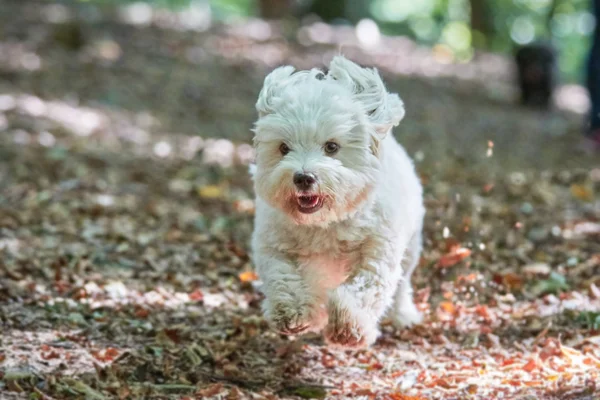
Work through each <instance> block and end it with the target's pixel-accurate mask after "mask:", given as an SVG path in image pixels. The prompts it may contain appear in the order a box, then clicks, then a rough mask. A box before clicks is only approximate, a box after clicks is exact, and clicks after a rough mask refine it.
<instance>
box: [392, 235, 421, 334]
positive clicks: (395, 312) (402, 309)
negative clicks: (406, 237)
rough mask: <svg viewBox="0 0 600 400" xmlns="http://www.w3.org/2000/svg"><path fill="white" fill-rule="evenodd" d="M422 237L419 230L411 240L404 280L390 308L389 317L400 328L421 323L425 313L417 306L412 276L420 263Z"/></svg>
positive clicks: (403, 261) (403, 264)
mask: <svg viewBox="0 0 600 400" xmlns="http://www.w3.org/2000/svg"><path fill="white" fill-rule="evenodd" d="M421 249H422V237H421V231H420V230H419V231H417V233H415V234H414V236H413V237H412V239H411V240H410V242H409V244H408V247H407V248H406V252H405V254H404V257H403V258H402V269H403V270H404V273H403V276H402V280H401V281H400V283H399V284H398V288H397V289H396V294H395V295H394V302H393V303H392V305H391V307H390V309H389V310H388V317H390V318H391V319H392V322H393V323H394V325H396V326H397V327H400V328H404V327H408V326H411V325H416V324H419V323H420V322H421V321H422V320H423V315H422V314H421V312H420V311H419V310H418V309H417V307H416V306H415V303H414V301H413V289H412V285H411V283H410V278H411V276H412V273H413V271H414V270H415V268H416V267H417V265H418V264H419V258H420V256H421Z"/></svg>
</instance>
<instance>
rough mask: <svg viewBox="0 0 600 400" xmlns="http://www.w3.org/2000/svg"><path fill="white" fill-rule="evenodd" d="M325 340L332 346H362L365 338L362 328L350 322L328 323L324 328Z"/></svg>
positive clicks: (365, 343)
mask: <svg viewBox="0 0 600 400" xmlns="http://www.w3.org/2000/svg"><path fill="white" fill-rule="evenodd" d="M325 340H326V341H327V343H328V344H330V345H332V346H339V347H344V348H356V349H359V348H362V347H366V346H367V340H366V337H365V335H364V333H363V332H362V330H361V329H360V328H359V327H357V326H355V325H354V324H352V323H350V322H346V323H341V324H340V323H336V324H329V325H327V327H326V328H325Z"/></svg>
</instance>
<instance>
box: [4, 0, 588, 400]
mask: <svg viewBox="0 0 600 400" xmlns="http://www.w3.org/2000/svg"><path fill="white" fill-rule="evenodd" d="M1 3H2V4H1V5H0V7H1V8H2V9H3V12H2V13H0V329H1V331H2V335H1V337H0V398H2V399H21V398H22V399H25V398H29V399H34V398H37V399H52V398H54V399H70V398H86V399H110V398H119V399H129V398H157V399H159V398H160V399H163V398H165V399H166V398H172V399H176V398H181V399H184V398H185V399H192V398H215V399H242V398H255V399H261V398H266V399H275V398H340V399H341V398H351V397H356V398H368V399H375V398H377V399H395V400H400V399H493V398H507V399H508V398H510V399H597V398H600V384H598V382H600V161H599V159H600V157H599V156H598V155H597V154H596V155H595V156H586V155H584V154H581V153H578V152H577V150H576V145H577V143H578V140H579V138H580V127H581V125H582V123H583V119H582V116H581V115H579V114H574V113H572V112H569V111H565V110H558V109H557V110H555V111H553V112H542V111H532V110H525V109H522V108H519V107H517V106H516V105H515V104H514V102H513V101H512V100H511V93H513V92H514V90H512V89H511V86H510V79H509V78H508V77H509V76H510V69H509V68H508V66H507V65H508V64H507V62H506V60H503V59H502V58H500V57H493V56H481V57H480V58H478V59H477V60H476V61H474V62H472V63H470V64H463V65H457V64H452V63H450V64H445V63H444V62H447V61H445V59H444V58H443V57H442V56H444V55H443V54H442V56H440V55H439V54H438V55H437V56H436V54H435V53H432V52H431V51H429V50H427V49H421V48H418V47H416V46H414V45H412V44H411V43H410V42H408V41H407V40H405V39H402V38H395V39H388V38H386V39H384V40H386V41H388V42H386V46H385V51H384V50H381V49H379V50H377V49H371V50H369V49H364V48H361V47H360V45H359V44H357V43H356V40H354V42H353V43H350V44H347V45H345V46H344V53H345V54H346V55H347V56H349V57H350V58H353V59H356V60H358V61H360V62H362V63H365V64H372V65H376V66H378V67H380V70H381V71H382V74H383V75H384V76H385V78H386V80H387V81H388V82H389V86H390V88H391V89H393V90H394V91H398V92H399V93H400V95H401V97H403V99H404V100H405V102H406V107H407V116H406V118H405V121H403V122H402V124H401V125H400V127H398V128H397V129H396V131H395V132H396V135H397V137H398V139H399V140H400V141H401V142H402V143H403V144H405V146H406V148H407V149H408V151H409V153H410V154H411V155H412V156H413V157H414V159H415V162H416V166H417V169H418V170H419V173H420V174H421V176H422V180H423V183H424V186H425V201H426V205H427V217H426V223H425V233H424V235H425V249H424V252H423V256H422V260H421V264H420V267H419V268H418V269H417V271H416V273H415V276H414V284H415V286H416V288H417V290H416V294H415V296H416V300H417V302H418V305H419V307H420V308H421V309H422V310H423V311H424V312H425V315H426V318H425V322H424V323H423V324H422V325H420V326H417V327H414V328H412V329H409V330H404V331H398V330H395V329H393V328H392V327H391V326H390V325H389V323H387V322H385V321H384V323H383V328H382V331H383V334H382V337H381V338H380V339H379V340H378V342H377V343H376V344H375V345H374V346H373V347H372V348H370V349H368V350H360V351H348V352H345V351H338V350H333V349H330V348H328V347H327V346H325V345H324V343H323V341H322V339H321V338H320V337H319V336H308V337H300V338H293V337H284V336H280V335H278V334H276V333H274V332H273V331H271V330H269V328H268V327H267V325H266V323H265V321H264V320H263V318H262V316H261V314H260V308H259V304H260V301H261V295H260V294H259V291H258V290H257V285H258V284H259V282H258V280H257V279H256V276H255V275H254V273H253V272H252V266H251V262H250V260H249V256H248V253H247V251H248V239H249V235H250V233H251V230H252V218H253V200H252V199H253V194H252V188H251V184H250V182H249V179H248V174H247V164H248V162H249V161H250V159H251V157H252V148H251V146H250V145H249V144H250V143H251V132H250V131H249V128H250V127H251V125H252V122H253V119H254V117H255V116H254V107H253V105H254V102H255V99H256V96H257V93H258V91H259V90H260V86H261V83H262V79H263V78H264V76H265V74H266V73H267V72H268V71H269V70H270V69H271V68H273V67H274V66H275V65H278V64H280V63H284V62H291V63H294V64H295V65H298V66H301V67H308V66H311V67H312V66H319V65H322V62H323V60H327V59H328V58H330V57H331V56H332V54H334V53H335V52H337V49H338V47H337V46H336V40H337V41H344V38H345V37H351V36H352V34H351V32H350V33H349V31H348V30H347V29H346V30H345V29H343V28H340V29H337V30H335V29H331V28H328V27H326V26H322V25H317V26H316V27H315V28H314V30H315V32H311V31H310V30H304V31H303V35H304V36H302V35H301V38H302V37H304V39H303V44H299V43H297V42H296V41H295V40H293V38H291V36H290V33H289V31H287V30H285V29H283V28H281V27H277V26H269V25H266V24H265V23H263V22H260V21H254V22H248V23H245V24H241V25H229V26H220V27H215V28H211V29H210V30H208V31H205V32H195V31H190V30H182V29H175V28H176V27H177V26H176V23H175V22H173V20H172V18H171V19H170V17H169V15H166V14H165V15H158V16H157V22H155V23H154V24H151V25H144V26H141V25H131V24H125V23H122V22H118V21H117V20H116V19H115V18H108V17H103V16H102V15H100V14H98V12H97V10H96V11H94V10H95V9H94V8H93V7H92V6H90V5H85V6H83V8H79V9H75V8H65V7H64V6H57V5H49V6H48V5H47V4H48V3H45V2H43V3H39V4H36V3H34V2H26V3H25V2H23V3H21V2H19V1H7V0H3V1H2V2H1ZM77 13H78V15H79V17H80V18H82V19H83V20H85V21H84V22H78V23H66V24H58V23H56V21H58V20H62V19H64V18H68V17H69V15H71V16H72V15H74V14H77ZM280 28H281V29H280ZM311 35H312V36H311ZM344 35H346V36H344ZM305 36H306V37H308V38H309V39H310V37H313V39H315V40H318V41H321V42H322V43H315V42H314V41H315V40H313V41H312V42H311V41H310V40H309V39H307V38H306V37H305ZM325 39H327V40H328V41H329V43H325V42H327V40H325ZM344 43H346V42H344ZM436 57H437V58H436ZM440 57H442V58H440ZM486 57H487V58H486ZM465 71H466V72H465ZM573 96H575V99H577V93H575V94H572V95H571V97H573Z"/></svg>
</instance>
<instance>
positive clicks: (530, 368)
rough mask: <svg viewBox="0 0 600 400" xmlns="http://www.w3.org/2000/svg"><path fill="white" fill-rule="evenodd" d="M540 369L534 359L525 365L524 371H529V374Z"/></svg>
mask: <svg viewBox="0 0 600 400" xmlns="http://www.w3.org/2000/svg"><path fill="white" fill-rule="evenodd" d="M537 367H538V365H537V363H536V362H535V360H534V359H533V358H532V359H531V360H529V361H528V362H527V364H525V365H523V370H524V371H527V372H532V371H533V370H535V369H536V368H537Z"/></svg>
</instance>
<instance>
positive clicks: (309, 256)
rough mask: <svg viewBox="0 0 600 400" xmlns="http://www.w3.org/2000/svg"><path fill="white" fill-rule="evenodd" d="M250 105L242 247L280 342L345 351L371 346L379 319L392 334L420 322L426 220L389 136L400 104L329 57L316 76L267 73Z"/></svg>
mask: <svg viewBox="0 0 600 400" xmlns="http://www.w3.org/2000/svg"><path fill="white" fill-rule="evenodd" d="M256 108H257V110H258V113H259V119H258V121H257V122H256V125H255V129H254V132H255V138H254V141H255V145H256V167H255V170H254V182H255V191H256V195H257V198H256V221H255V231H254V235H253V239H252V250H253V259H254V263H255V265H256V268H257V271H258V274H259V276H260V278H261V280H262V282H263V289H262V290H263V292H264V294H265V296H266V299H265V301H264V304H263V309H264V313H265V316H266V318H267V319H268V320H269V321H270V322H271V323H272V325H273V326H274V328H275V329H277V330H278V331H279V332H282V333H286V334H299V333H301V332H305V331H320V330H322V329H323V328H324V329H325V331H324V334H325V338H326V340H327V341H328V342H329V343H330V344H335V345H339V346H343V347H363V346H368V345H370V344H371V343H373V342H374V341H375V339H377V336H378V334H379V330H378V323H379V320H380V319H381V318H382V316H383V315H384V314H385V312H386V310H387V311H388V313H389V316H390V317H391V318H392V320H393V321H394V322H395V323H396V324H397V325H399V326H408V325H411V324H414V323H418V322H420V321H421V314H420V312H419V311H418V310H417V308H416V307H415V305H414V303H413V299H412V288H411V284H410V277H411V274H412V272H413V270H414V268H415V266H416V265H417V263H418V260H419V255H420V252H421V229H422V221H423V215H424V212H425V211H424V207H423V202H422V188H421V184H420V182H419V179H418V177H417V175H416V173H415V169H414V167H413V164H412V162H411V160H410V159H409V157H408V156H407V154H406V152H405V151H404V149H403V148H402V147H401V146H400V145H399V144H398V143H397V142H396V140H395V139H394V137H393V136H392V134H391V132H390V131H391V129H392V127H393V126H395V125H398V123H399V122H400V120H401V119H402V118H403V116H404V106H403V103H402V101H401V100H400V98H399V97H398V95H396V94H390V93H388V92H387V91H386V89H385V86H384V84H383V82H382V80H381V78H380V77H379V74H378V73H377V71H376V70H373V69H366V68H361V67H360V66H358V65H356V64H354V63H352V62H351V61H349V60H347V59H345V58H344V57H341V56H338V57H336V58H334V59H333V61H332V62H331V64H330V66H329V71H328V72H327V73H326V74H325V73H323V72H322V71H320V70H316V69H313V70H310V71H298V72H294V68H293V67H291V66H286V67H280V68H277V69H276V70H274V71H273V72H272V73H271V74H269V75H268V76H267V78H266V79H265V82H264V86H263V88H262V91H261V93H260V96H259V99H258V102H257V103H256ZM332 143H333V144H332ZM306 176H310V177H311V178H312V179H309V180H308V181H306V180H304V181H302V179H303V177H306ZM297 177H300V178H299V179H300V181H298V180H297V179H295V178H297Z"/></svg>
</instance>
